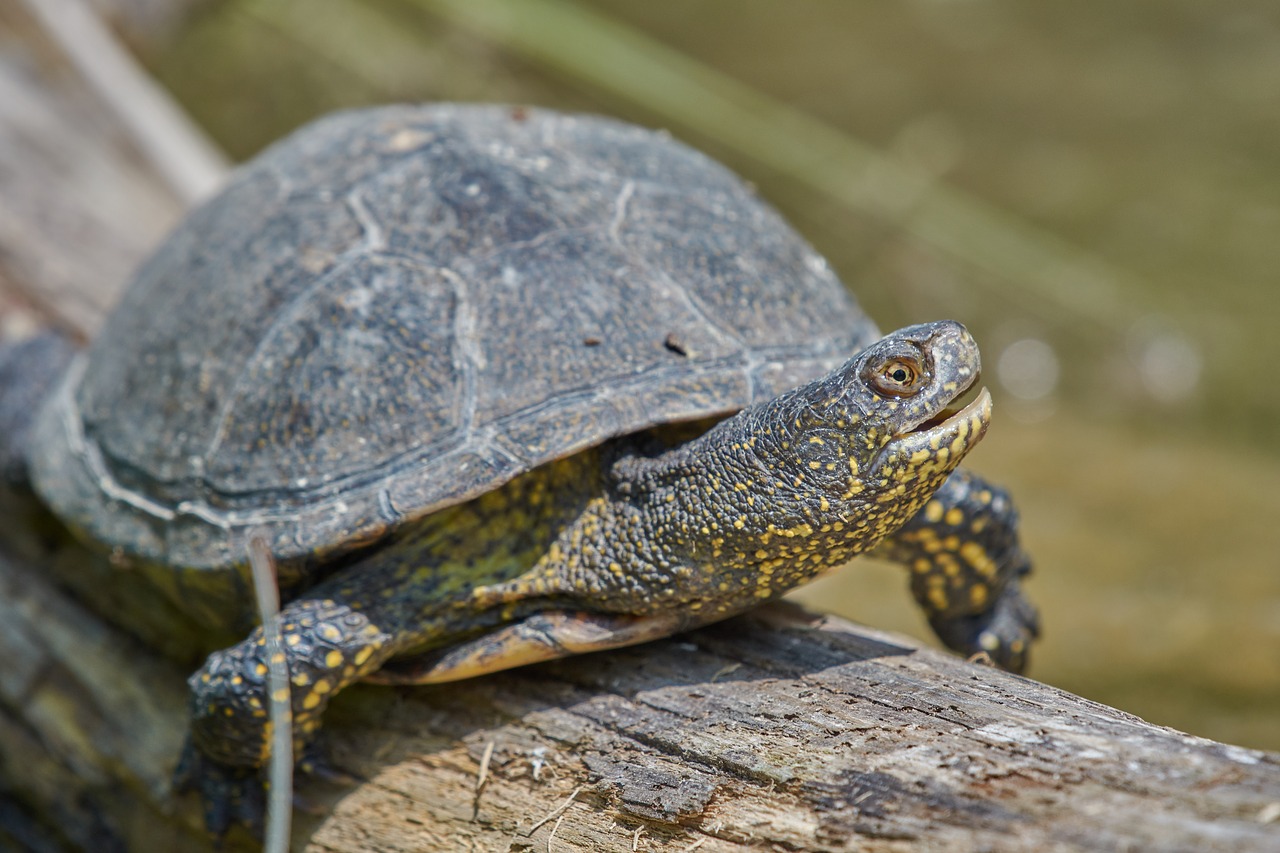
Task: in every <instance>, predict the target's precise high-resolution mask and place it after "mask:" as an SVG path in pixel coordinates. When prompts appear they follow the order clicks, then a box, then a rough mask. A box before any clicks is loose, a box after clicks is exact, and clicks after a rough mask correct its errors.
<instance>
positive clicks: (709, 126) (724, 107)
mask: <svg viewBox="0 0 1280 853" xmlns="http://www.w3.org/2000/svg"><path fill="white" fill-rule="evenodd" d="M411 2H413V3H415V4H416V5H418V6H420V7H422V8H424V9H427V10H429V11H431V12H434V13H435V14H437V15H439V16H440V17H443V18H445V19H447V20H449V21H451V22H454V23H456V24H458V25H460V26H463V27H465V28H467V29H470V30H472V31H474V32H476V33H478V34H480V35H481V36H483V37H484V38H486V39H488V40H490V41H493V42H495V43H497V44H500V45H502V46H504V47H506V48H507V49H509V50H512V51H514V52H516V53H519V54H522V55H523V56H525V57H527V58H529V59H531V60H533V61H535V62H537V63H539V64H541V65H544V66H547V67H550V68H552V69H555V70H556V71H559V72H561V73H564V74H567V75H570V76H571V77H573V78H574V79H575V80H581V81H584V82H586V83H588V84H590V85H593V86H596V87H599V88H600V89H603V90H606V91H608V92H609V93H611V94H612V95H614V96H616V97H620V98H624V99H626V100H628V101H630V102H632V103H634V104H636V105H638V106H641V107H643V108H644V109H647V110H650V111H652V112H653V113H654V114H655V115H657V116H659V117H660V118H661V119H662V120H663V121H669V122H671V123H672V124H674V125H679V126H681V127H684V128H687V129H689V130H691V131H693V132H695V133H697V134H699V135H701V136H703V137H705V138H708V139H711V140H713V141H714V142H716V143H717V144H719V145H722V146H724V147H725V148H726V149H727V150H734V151H737V152H739V153H741V154H743V155H745V156H748V157H751V158H753V159H755V160H757V161H758V162H760V163H761V164H763V165H765V166H767V167H768V168H770V169H773V170H775V171H777V172H779V173H781V174H785V175H787V176H789V177H791V178H792V179H794V180H796V181H798V182H800V183H802V184H804V185H805V186H807V187H808V188H810V189H811V190H814V191H817V192H819V193H821V194H824V195H826V196H828V197H830V198H833V199H834V200H836V201H837V202H839V203H840V204H843V205H846V206H848V207H850V208H853V209H856V210H859V211H863V212H868V213H871V214H874V215H876V216H878V217H881V218H883V219H885V220H887V221H889V222H891V223H894V224H896V225H897V226H899V227H901V228H903V229H904V230H906V231H907V232H908V233H910V234H911V235H912V236H914V237H915V238H917V239H918V240H920V241H921V242H923V243H925V244H927V245H929V246H931V247H933V248H935V249H937V250H940V251H942V252H944V253H946V254H947V255H949V256H951V257H953V258H956V259H959V260H961V261H964V262H966V263H968V264H972V265H973V266H974V267H976V268H978V269H981V270H983V271H985V272H987V273H988V274H990V276H991V277H992V279H994V280H992V281H988V284H990V285H992V286H996V287H999V288H1001V289H1003V290H1010V291H1012V290H1017V291H1019V292H1022V291H1030V292H1033V293H1034V294H1035V295H1037V296H1038V297H1040V298H1041V299H1044V300H1047V301H1048V302H1050V303H1051V304H1053V305H1054V306H1056V307H1057V308H1059V309H1064V310H1066V311H1069V312H1070V313H1071V314H1073V315H1074V316H1075V317H1076V318H1079V319H1087V320H1091V321H1094V322H1096V323H1098V324H1100V325H1102V326H1104V327H1107V328H1110V329H1113V330H1120V329H1124V328H1127V326H1128V324H1129V322H1130V321H1131V319H1132V318H1133V316H1135V315H1136V313H1137V312H1136V310H1134V309H1133V308H1132V307H1129V308H1126V306H1124V305H1123V304H1122V300H1121V296H1120V293H1121V291H1122V290H1123V289H1125V288H1128V286H1129V284H1131V283H1124V285H1123V287H1122V283H1121V279H1122V278H1124V277H1125V276H1124V275H1123V274H1122V273H1121V272H1120V271H1118V270H1115V269H1113V268H1111V267H1109V266H1108V265H1106V264H1105V263H1103V262H1102V261H1101V260H1099V259H1097V258H1095V257H1093V256H1090V255H1088V254H1087V253H1085V252H1083V251H1082V250H1080V249H1078V248H1076V247H1074V246H1072V245H1071V244H1069V243H1067V242H1065V241H1063V240H1060V239H1058V238H1057V237H1055V236H1053V235H1052V234H1049V233H1047V232H1045V231H1042V230H1039V229H1037V228H1035V227H1033V226H1030V225H1028V224H1026V223H1025V222H1022V221H1021V220H1019V219H1017V218H1016V217H1014V216H1012V215H1010V214H1008V213H1005V212H1002V211H1000V210H999V209H997V208H995V207H993V206H991V205H988V204H985V203H983V202H981V201H980V200H978V199H975V198H972V197H970V196H966V195H964V194H962V193H960V192H957V191H955V190H953V189H950V188H948V187H945V186H943V185H941V184H939V183H937V182H936V181H935V180H934V178H933V176H932V175H930V174H929V173H928V172H926V171H923V170H921V169H917V168H915V167H912V166H910V165H908V164H905V163H903V162H901V161H898V160H896V159H894V158H891V157H887V156H885V155H884V154H882V153H880V152H878V151H877V150H875V149H874V148H872V147H870V146H868V145H866V144H864V143H861V142H859V141H858V140H856V139H854V138H852V137H850V136H849V135H848V134H846V133H843V132H842V131H840V130H839V129H837V128H835V127H832V126H831V125H828V124H826V123H825V122H822V121H820V120H818V119H816V118H814V117H812V116H810V115H808V114H807V113H805V112H803V111H801V110H798V109H795V108H793V107H790V106H788V105H787V104H785V103H783V102H781V101H779V100H777V99H775V98H772V97H770V96H768V95H766V94H764V93H762V92H759V91H757V90H755V89H753V88H752V87H750V86H747V85H745V84H743V83H741V82H739V81H737V80H735V79H733V78H731V77H729V76H728V75H725V74H723V73H721V72H719V71H717V70H716V69H714V68H712V67H710V66H708V65H705V64H703V63H701V62H698V61H697V60H695V59H693V58H691V57H689V56H687V55H685V54H683V53H681V52H679V51H677V50H675V49H673V48H671V47H669V46H667V45H665V44H662V43H661V42H659V41H657V40H655V39H652V38H650V37H648V36H646V35H644V34H643V33H640V32H638V31H636V30H635V29H634V28H631V27H628V26H626V25H624V24H621V23H619V22H617V21H615V20H613V19H610V18H608V17H606V16H604V15H601V14H599V13H597V12H594V11H591V10H589V9H587V8H585V7H583V6H581V5H578V4H576V3H573V2H570V0H411ZM1126 292H1132V290H1131V289H1130V290H1127V291H1126Z"/></svg>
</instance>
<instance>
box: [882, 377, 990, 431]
mask: <svg viewBox="0 0 1280 853" xmlns="http://www.w3.org/2000/svg"><path fill="white" fill-rule="evenodd" d="M966 390H967V389H966ZM962 393H963V392H962ZM983 395H986V397H987V402H988V404H990V398H991V394H990V392H988V391H987V389H986V388H983V389H981V390H980V391H979V392H978V395H977V396H976V397H974V398H973V400H972V401H971V402H970V403H969V404H968V405H967V406H958V405H954V404H953V405H950V406H947V407H946V408H945V409H943V410H942V411H940V412H938V413H937V414H936V415H934V416H933V417H930V418H928V419H926V420H923V421H921V422H920V423H918V424H916V425H915V426H914V427H912V428H911V429H909V430H907V431H906V432H905V433H903V434H904V435H910V434H911V433H913V432H927V431H928V430H931V429H934V428H936V427H941V426H944V425H945V424H946V423H947V422H948V421H950V420H952V419H954V418H965V417H968V416H970V415H973V414H976V413H977V411H978V409H980V408H981V406H980V405H979V404H980V403H981V402H982V397H983Z"/></svg>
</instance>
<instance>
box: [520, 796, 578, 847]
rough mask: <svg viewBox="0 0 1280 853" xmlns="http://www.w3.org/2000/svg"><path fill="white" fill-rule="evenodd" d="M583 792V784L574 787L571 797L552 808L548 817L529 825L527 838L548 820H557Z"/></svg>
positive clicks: (526, 833)
mask: <svg viewBox="0 0 1280 853" xmlns="http://www.w3.org/2000/svg"><path fill="white" fill-rule="evenodd" d="M581 792H582V786H581V785H579V786H578V787H576V788H574V789H573V793H572V794H570V795H569V798H568V799H567V800H565V801H564V802H563V803H561V804H560V805H558V806H556V807H555V808H554V809H552V810H551V811H550V812H549V813H548V814H547V816H546V817H544V818H543V819H542V820H540V821H538V822H537V823H535V824H534V825H533V826H531V827H529V830H528V831H527V832H525V834H524V835H525V837H526V838H528V837H529V836H531V835H533V834H534V833H535V832H537V831H538V830H539V829H540V828H541V827H542V826H543V825H544V824H546V823H547V822H548V821H552V820H555V819H556V818H558V817H559V816H560V815H562V814H564V813H565V810H566V809H568V808H569V806H571V805H573V801H574V799H575V798H577V796H578V794H580V793H581Z"/></svg>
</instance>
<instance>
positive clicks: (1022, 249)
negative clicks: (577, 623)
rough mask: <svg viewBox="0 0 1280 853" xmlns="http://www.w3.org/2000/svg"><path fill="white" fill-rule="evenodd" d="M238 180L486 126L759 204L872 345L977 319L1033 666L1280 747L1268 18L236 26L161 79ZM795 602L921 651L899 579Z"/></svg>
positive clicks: (185, 35)
mask: <svg viewBox="0 0 1280 853" xmlns="http://www.w3.org/2000/svg"><path fill="white" fill-rule="evenodd" d="M144 58H145V60H146V61H147V63H148V64H149V66H150V67H151V69H152V71H153V72H155V73H156V74H157V75H158V76H159V77H160V79H161V80H162V81H163V82H164V83H165V84H166V85H167V86H169V87H170V88H171V89H172V91H173V92H174V93H175V94H176V95H177V96H178V98H179V99H180V100H181V101H182V102H183V103H184V104H185V106H186V107H187V108H188V109H189V110H190V111H191V112H192V113H193V114H194V115H195V117H196V118H197V120H198V121H200V122H201V123H202V124H203V125H204V126H205V127H206V128H207V129H208V131H209V132H210V133H211V134H212V135H213V136H214V137H215V138H216V139H217V140H218V142H219V143H221V144H222V145H223V146H224V147H225V148H226V150H227V151H229V152H230V153H231V154H232V155H233V156H235V157H236V158H243V157H247V156H249V155H251V154H252V153H254V152H255V151H257V150H258V149H259V148H261V147H262V146H263V145H265V144H266V143H267V142H269V141H270V140H272V139H274V138H276V137H278V136H280V135H282V134H283V133H285V132H286V131H288V130H290V129H291V128H293V127H295V126H296V125H298V124H299V123H301V122H303V121H305V120H307V119H309V118H310V117H312V116H314V115H316V114H319V113H322V112H325V111H328V110H332V109H335V108H339V107H344V106H351V105H356V104H364V103H371V102H386V101H393V100H415V101H416V100H425V101H434V100H455V101H457V100H466V101H504V102H516V103H528V104H537V105H543V106H549V107H557V108H561V109H569V110H583V111H592V112H599V113H607V114H610V115H614V116H619V117H622V118H626V119H630V120H632V121H635V122H638V123H641V124H645V125H649V126H657V127H665V128H668V129H669V130H670V131H671V132H672V133H673V134H674V135H675V136H677V137H679V138H682V139H684V140H686V141H688V142H690V143H692V144H694V145H695V146H697V147H699V148H702V149H703V150H705V151H707V152H709V153H710V154H712V155H713V156H715V157H717V158H719V159H720V160H722V161H724V162H726V163H727V164H728V165H730V166H731V167H732V168H734V169H736V170H737V171H739V172H740V173H741V174H743V175H745V176H746V177H747V178H749V179H750V180H751V181H753V182H754V183H755V184H756V185H757V186H758V187H759V188H760V191H761V193H762V194H763V195H764V196H765V197H766V198H767V199H769V200H770V201H771V202H772V203H773V204H775V205H776V206H777V207H779V208H780V209H782V211H783V212H784V213H785V214H786V215H787V216H788V217H789V218H790V219H791V221H792V222H793V223H794V224H795V225H796V226H797V227H798V229H799V230H800V231H801V232H802V233H804V234H805V235H806V236H807V237H808V238H809V239H810V240H811V241H812V242H813V243H814V244H815V245H816V246H817V247H818V249H819V250H820V251H821V252H823V253H824V254H825V255H826V256H827V257H828V259H829V260H830V261H831V262H832V264H833V265H834V266H835V268H836V269H837V270H838V271H839V272H840V274H841V276H842V277H843V279H844V281H845V282H846V283H848V285H849V286H850V287H851V288H852V289H853V291H854V292H855V293H856V294H857V295H858V298H859V299H860V300H861V301H862V303H863V305H864V306H865V307H866V308H867V309H868V310H869V311H870V312H871V313H872V314H873V316H875V317H876V318H877V320H878V321H879V322H880V324H881V326H882V328H884V329H886V330H887V329H891V328H896V327H899V326H902V325H906V324H908V323H914V322H919V321H924V320H930V319H938V318H942V317H954V318H956V319H959V320H962V321H963V322H965V323H966V324H968V325H969V326H970V328H971V329H973V330H974V332H975V334H976V335H977V336H978V339H979V342H980V343H981V344H982V346H983V351H984V357H985V360H986V373H985V379H986V381H987V383H988V384H989V386H990V387H991V388H992V390H993V392H994V394H995V395H996V402H997V412H996V421H995V423H994V425H993V428H992V430H991V432H990V433H989V435H988V438H987V440H986V442H985V443H984V445H983V446H982V447H981V448H980V449H979V450H978V451H977V452H976V453H975V454H974V455H973V457H971V458H972V467H974V468H976V469H978V470H980V471H982V472H984V473H985V474H987V475H988V476H990V477H991V478H993V479H996V480H998V481H1000V482H1002V483H1005V484H1007V485H1008V486H1009V487H1010V488H1011V489H1012V491H1013V492H1014V494H1015V495H1016V496H1017V498H1018V501H1019V504H1020V506H1021V509H1022V513H1023V519H1024V531H1025V538H1026V540H1027V543H1028V547H1029V548H1030V550H1031V551H1032V553H1033V555H1034V556H1035V558H1036V561H1037V573H1036V575H1035V577H1034V578H1033V580H1032V581H1031V583H1030V585H1029V590H1030V593H1031V595H1032V597H1033V598H1034V599H1035V600H1036V601H1037V602H1038V603H1039V604H1040V605H1041V607H1042V610H1043V617H1044V624H1045V635H1044V639H1043V642H1042V644H1041V646H1040V648H1039V650H1038V656H1037V657H1036V658H1035V659H1034V661H1033V669H1032V674H1033V675H1034V676H1035V677H1037V678H1040V679H1042V680H1044V681H1048V682H1050V683H1053V684H1056V685H1059V686H1061V687H1063V688H1066V689H1068V690H1072V691H1074V692H1077V693H1081V694H1083V695H1085V696H1088V697H1090V698H1093V699H1096V700H1099V701H1102V702H1106V703H1108V704H1112V705H1116V706H1119V707H1121V708H1124V709H1127V710H1129V711H1132V712H1134V713H1136V714H1139V715H1140V716H1142V717H1145V718H1147V719H1149V720H1151V721H1153V722H1157V723H1164V724H1168V725H1172V726H1175V727H1177V728H1180V729H1184V730H1187V731H1190V732H1193V733H1197V734H1202V735H1205V736H1207V737H1211V738H1214V739H1218V740H1225V741H1228V742H1232V743H1237V744H1243V745H1248V746H1255V747H1263V748H1270V749H1280V555H1278V554H1277V551H1278V550H1280V447H1278V442H1277V439H1278V438H1280V427H1277V423H1278V422H1280V334H1278V333H1277V328H1278V327H1280V272H1278V271H1280V6H1277V4H1275V3H1274V2H1247V0H1219V2H1216V3H1203V2H1191V0H1132V2H1128V3H1122V4H1118V3H1114V2H1105V0H1077V2H1073V3H1069V4H1068V3H1056V4H1024V3H1015V2H1011V0H965V2H961V0H904V2H900V3H850V2H841V0H825V2H821V1H820V0H818V1H815V2H806V3H789V4H782V3H778V2H770V0H720V2H696V1H695V0H647V2H643V3H639V2H634V0H632V2H626V0H592V1H591V2H588V0H577V2H569V0H556V2H551V0H368V2H358V0H223V2H214V3H204V4H202V6H201V7H200V9H199V11H198V12H197V13H196V14H194V15H193V16H191V17H190V18H189V19H188V20H187V21H186V23H185V25H184V26H183V28H182V29H181V31H180V32H178V33H176V34H175V37H174V38H171V39H168V40H167V41H166V42H165V46H164V48H163V49H162V50H161V49H151V50H150V51H148V52H147V55H146V56H145V57H144ZM798 597H799V598H800V599H801V600H803V601H807V602H809V603H811V604H813V605H815V606H818V607H821V608H824V609H833V610H836V611H838V612H840V613H842V614H844V615H847V616H850V617H852V618H854V619H857V620H860V621H863V622H866V623H869V624H872V625H876V626H878V627H883V628H890V629H897V630H902V631H906V632H909V633H913V634H915V635H916V636H920V637H928V636H929V632H928V629H927V627H926V626H925V624H924V622H923V620H922V619H921V618H920V617H919V616H918V615H917V613H916V611H915V610H914V609H913V607H912V606H911V605H910V603H909V601H908V596H907V594H906V591H905V580H904V578H903V577H902V574H901V571H900V570H898V569H896V568H893V567H890V566H883V565H875V564H865V565H858V566H854V567H850V568H846V569H843V570H841V571H840V572H838V573H836V574H835V575H833V576H831V577H829V578H826V579H823V580H821V581H819V582H818V583H817V584H815V585H813V586H811V587H810V588H809V589H807V590H805V591H803V592H801V593H800V594H799V595H798Z"/></svg>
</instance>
